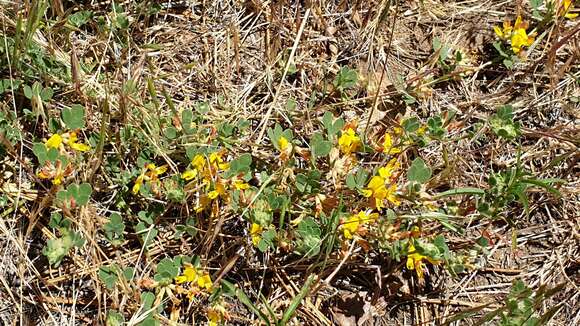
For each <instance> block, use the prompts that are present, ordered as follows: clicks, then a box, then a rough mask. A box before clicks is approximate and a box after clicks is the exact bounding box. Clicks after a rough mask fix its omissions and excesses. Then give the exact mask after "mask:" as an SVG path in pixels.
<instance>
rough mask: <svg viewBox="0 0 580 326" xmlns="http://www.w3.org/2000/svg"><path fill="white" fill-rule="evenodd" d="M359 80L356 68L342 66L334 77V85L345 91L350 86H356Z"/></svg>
mask: <svg viewBox="0 0 580 326" xmlns="http://www.w3.org/2000/svg"><path fill="white" fill-rule="evenodd" d="M357 80H358V75H357V73H356V70H353V69H350V68H348V67H342V68H340V71H339V72H338V75H336V77H335V78H334V82H333V85H334V87H336V88H337V89H338V90H339V91H344V90H346V89H349V88H353V87H354V86H356V82H357Z"/></svg>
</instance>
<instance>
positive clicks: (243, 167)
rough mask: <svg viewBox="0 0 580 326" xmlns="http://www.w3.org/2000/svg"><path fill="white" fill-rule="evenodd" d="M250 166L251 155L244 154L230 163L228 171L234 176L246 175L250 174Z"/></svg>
mask: <svg viewBox="0 0 580 326" xmlns="http://www.w3.org/2000/svg"><path fill="white" fill-rule="evenodd" d="M250 165H252V155H251V154H250V153H244V154H242V155H240V157H238V158H237V159H235V160H233V161H231V162H230V170H231V171H232V172H233V173H235V174H240V173H248V172H250Z"/></svg>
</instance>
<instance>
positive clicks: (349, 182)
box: [346, 173, 357, 190]
mask: <svg viewBox="0 0 580 326" xmlns="http://www.w3.org/2000/svg"><path fill="white" fill-rule="evenodd" d="M346 186H347V187H348V189H350V190H354V189H356V187H357V184H356V180H355V179H354V174H352V173H351V174H349V175H347V176H346Z"/></svg>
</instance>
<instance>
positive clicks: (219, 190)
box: [207, 180, 226, 199]
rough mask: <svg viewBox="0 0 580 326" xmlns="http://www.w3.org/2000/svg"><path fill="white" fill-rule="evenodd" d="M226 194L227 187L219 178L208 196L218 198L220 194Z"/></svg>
mask: <svg viewBox="0 0 580 326" xmlns="http://www.w3.org/2000/svg"><path fill="white" fill-rule="evenodd" d="M225 194H226V187H225V186H224V184H223V183H222V182H221V180H218V181H217V182H216V183H215V190H212V191H210V192H209V193H208V194H207V196H208V197H209V199H216V198H218V196H223V195H225Z"/></svg>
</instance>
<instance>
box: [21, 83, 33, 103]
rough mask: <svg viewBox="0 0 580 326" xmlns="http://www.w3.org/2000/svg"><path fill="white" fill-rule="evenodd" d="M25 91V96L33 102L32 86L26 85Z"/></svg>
mask: <svg viewBox="0 0 580 326" xmlns="http://www.w3.org/2000/svg"><path fill="white" fill-rule="evenodd" d="M22 89H23V90H24V96H26V98H27V99H29V100H31V99H32V95H33V94H32V88H30V86H28V85H24V86H23V88H22Z"/></svg>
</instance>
